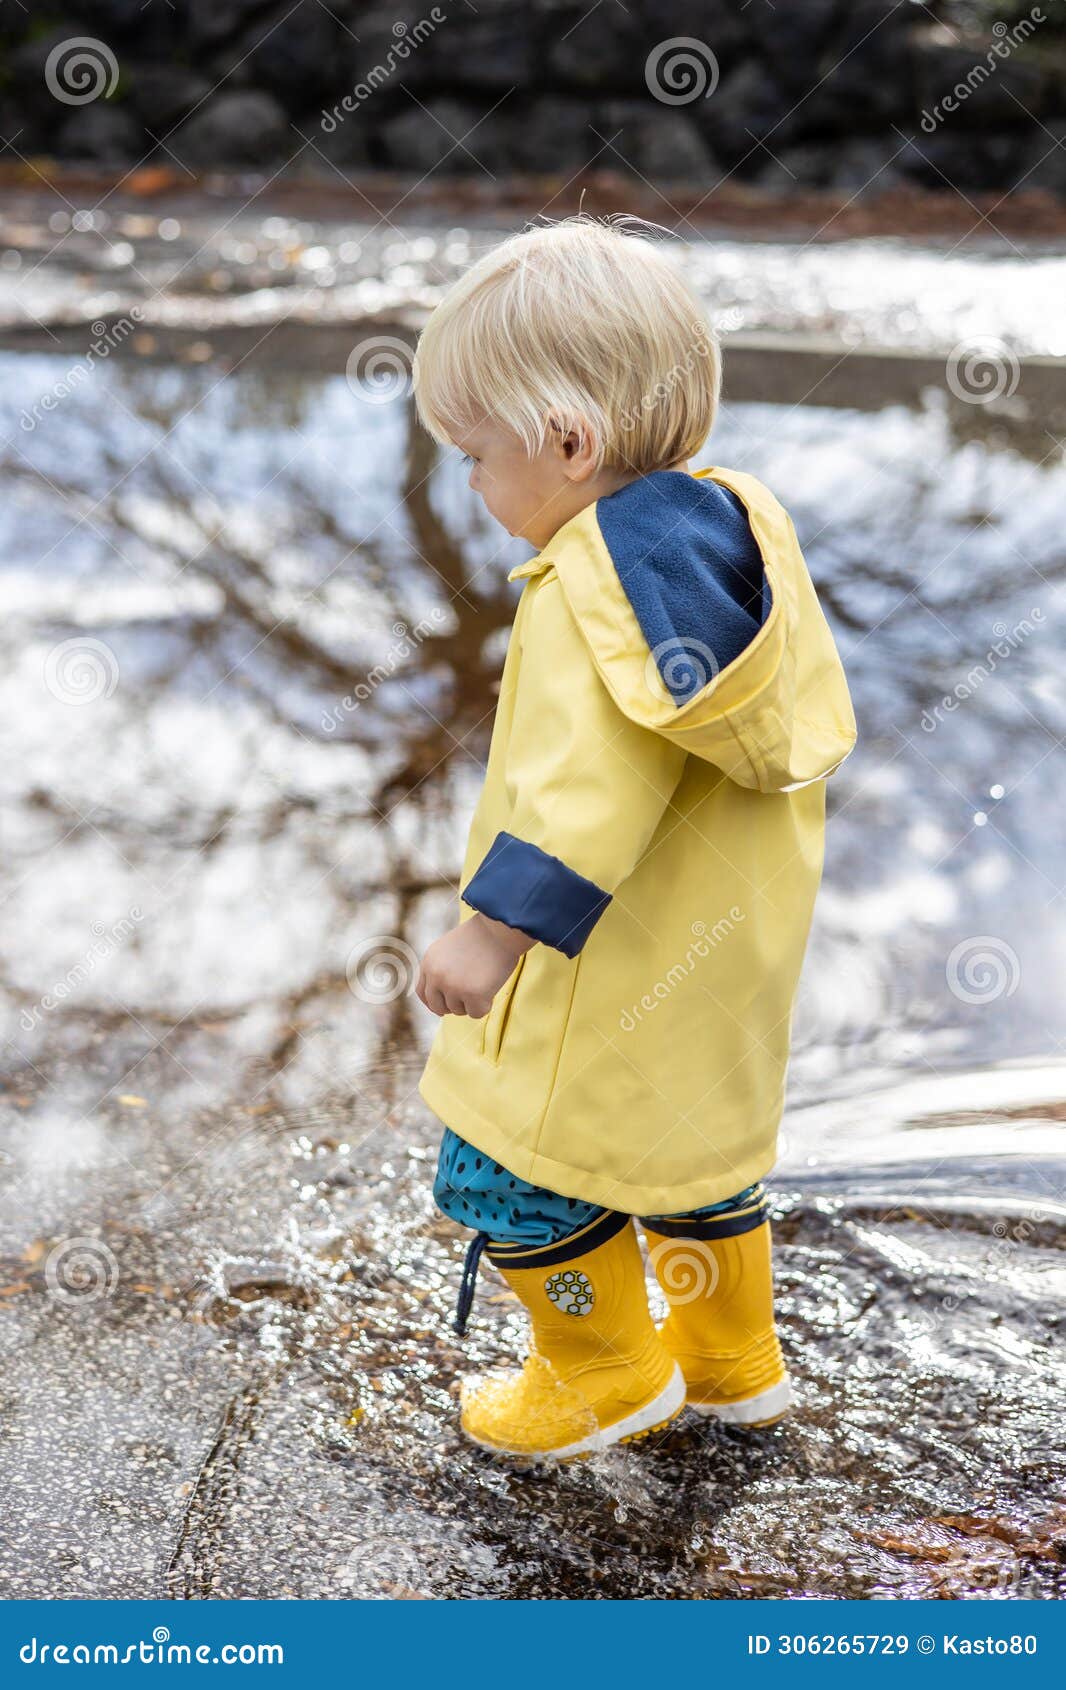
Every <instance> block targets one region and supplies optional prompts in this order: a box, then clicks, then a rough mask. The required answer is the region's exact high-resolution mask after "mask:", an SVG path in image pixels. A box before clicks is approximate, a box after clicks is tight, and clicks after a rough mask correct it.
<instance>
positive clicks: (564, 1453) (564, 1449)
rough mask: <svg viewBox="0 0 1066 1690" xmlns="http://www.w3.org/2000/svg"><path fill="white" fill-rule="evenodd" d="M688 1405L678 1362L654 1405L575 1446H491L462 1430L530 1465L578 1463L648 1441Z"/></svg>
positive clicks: (497, 1452) (481, 1445)
mask: <svg viewBox="0 0 1066 1690" xmlns="http://www.w3.org/2000/svg"><path fill="white" fill-rule="evenodd" d="M684 1406H685V1376H684V1374H683V1373H682V1371H681V1369H680V1367H678V1366H677V1365H676V1363H675V1365H674V1371H673V1374H672V1375H671V1378H670V1380H669V1382H668V1383H667V1385H666V1386H665V1387H664V1389H663V1390H661V1391H660V1392H659V1394H658V1396H657V1397H653V1398H652V1400H651V1402H649V1403H645V1405H644V1407H643V1408H638V1409H637V1411H636V1413H634V1414H627V1415H625V1416H624V1417H623V1419H621V1420H616V1421H615V1422H614V1425H613V1426H602V1427H601V1428H600V1430H599V1431H598V1432H593V1433H591V1434H590V1436H589V1437H587V1438H579V1439H578V1440H577V1441H576V1442H575V1443H572V1444H563V1445H562V1446H561V1447H560V1448H559V1449H539V1450H537V1449H534V1450H529V1449H509V1448H508V1447H507V1445H506V1444H490V1443H486V1442H485V1440H484V1439H483V1438H475V1437H474V1435H473V1433H472V1432H468V1431H467V1430H466V1428H465V1426H464V1427H462V1428H461V1430H462V1433H463V1436H464V1437H465V1438H467V1439H468V1440H469V1442H470V1443H472V1444H477V1445H478V1447H479V1449H487V1450H489V1451H490V1452H491V1453H492V1454H493V1455H509V1456H511V1457H512V1458H513V1459H514V1460H515V1461H521V1462H526V1463H528V1464H530V1465H532V1464H533V1463H534V1462H537V1461H574V1460H576V1459H577V1458H578V1457H580V1456H583V1455H599V1454H600V1452H601V1451H602V1450H605V1449H610V1448H611V1447H612V1445H613V1444H629V1443H635V1442H636V1441H637V1440H638V1439H639V1438H647V1437H649V1436H650V1435H651V1433H652V1432H658V1431H659V1430H661V1428H662V1427H663V1426H669V1424H670V1422H671V1421H672V1420H676V1419H677V1416H678V1415H679V1414H680V1413H681V1410H682V1409H683V1408H684Z"/></svg>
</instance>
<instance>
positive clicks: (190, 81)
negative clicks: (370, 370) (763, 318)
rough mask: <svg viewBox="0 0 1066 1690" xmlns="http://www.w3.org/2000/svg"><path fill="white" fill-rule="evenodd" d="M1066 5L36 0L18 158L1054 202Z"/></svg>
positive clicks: (12, 94)
mask: <svg viewBox="0 0 1066 1690" xmlns="http://www.w3.org/2000/svg"><path fill="white" fill-rule="evenodd" d="M1064 13H1066V0H1043V3H1042V5H1035V6H1029V5H1028V4H1021V3H1018V0H1003V3H1001V4H999V5H995V4H985V3H984V0H968V3H964V0H941V3H939V4H938V3H937V0H933V3H931V4H927V5H923V6H916V5H913V4H910V3H908V0H775V3H774V4H773V5H771V4H770V0H749V3H748V4H747V5H746V6H744V7H742V6H741V5H740V3H739V0H626V4H625V6H623V5H622V4H620V3H617V0H601V3H600V4H599V5H598V6H596V7H594V8H591V9H590V7H589V6H588V4H587V3H586V0H476V5H475V4H474V3H473V0H436V3H433V4H425V3H424V0H410V4H407V5H400V4H395V3H393V0H385V3H374V0H329V4H328V5H327V4H325V0H67V3H66V4H65V5H61V6H60V5H52V4H51V3H50V0H36V3H35V5H34V6H33V8H32V10H26V9H23V8H18V7H11V6H5V7H4V8H3V12H2V15H0V135H2V137H3V138H4V140H5V141H7V142H8V143H9V151H8V153H7V157H8V158H9V159H10V158H12V157H16V156H18V155H21V156H22V157H31V156H34V155H42V154H43V155H50V156H54V157H57V158H61V159H64V160H70V161H75V160H82V161H91V162H94V163H100V164H124V165H128V164H132V163H134V162H138V161H141V160H145V161H146V162H147V161H149V160H151V161H154V162H156V163H166V162H167V161H168V159H169V160H171V161H179V162H180V163H181V164H182V165H183V166H185V167H186V168H189V169H192V170H195V171H197V172H202V171H207V170H214V169H237V170H245V171H247V170H255V171H268V172H273V171H274V170H277V169H279V168H283V167H286V166H288V167H290V168H292V169H295V170H300V171H317V172H322V173H325V174H331V173H333V172H340V173H342V174H348V173H352V172H359V171H365V170H388V171H394V172H399V173H403V174H404V175H410V176H412V177H415V178H419V177H423V176H425V175H426V174H428V173H432V172H436V173H442V174H462V173H473V174H486V173H487V174H489V175H492V176H500V175H512V174H514V173H518V172H528V173H534V174H546V175H550V176H554V177H558V176H562V177H564V178H570V177H572V176H573V175H574V174H575V173H577V172H580V171H582V170H583V169H589V168H591V169H597V170H616V171H619V172H621V173H623V174H625V173H627V172H631V173H637V174H639V175H640V176H642V177H644V178H646V179H647V180H649V181H651V182H654V183H657V184H660V183H669V182H677V183H679V184H680V183H696V184H705V185H706V187H707V188H708V189H710V188H711V187H713V186H714V185H715V184H716V183H717V182H718V181H719V180H720V179H721V178H722V177H723V176H726V175H728V176H729V177H730V178H731V179H733V180H737V181H741V182H747V183H752V184H755V185H757V186H761V187H765V188H767V189H771V190H774V191H777V192H788V191H789V190H790V188H793V187H799V188H809V187H826V188H832V189H837V190H842V191H846V192H847V193H849V194H851V193H854V194H860V193H871V194H872V193H876V192H877V191H878V190H881V189H885V188H889V187H896V186H898V185H899V184H900V183H905V182H909V183H914V184H919V185H924V186H927V187H932V188H937V187H945V186H948V185H950V186H953V187H955V188H956V189H958V190H961V191H962V192H963V193H967V194H969V193H972V192H980V191H993V190H995V191H998V192H1006V191H1010V190H1011V189H1014V188H1016V187H1018V186H1024V187H1025V188H1030V189H1031V188H1038V189H1044V190H1046V191H1049V192H1051V193H1055V194H1058V195H1061V196H1064V197H1066V145H1063V142H1066V16H1064Z"/></svg>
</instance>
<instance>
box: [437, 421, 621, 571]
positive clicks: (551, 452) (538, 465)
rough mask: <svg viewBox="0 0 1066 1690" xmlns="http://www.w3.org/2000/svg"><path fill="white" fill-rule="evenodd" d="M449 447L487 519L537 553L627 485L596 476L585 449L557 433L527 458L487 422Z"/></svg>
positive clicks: (611, 475) (513, 439)
mask: <svg viewBox="0 0 1066 1690" xmlns="http://www.w3.org/2000/svg"><path fill="white" fill-rule="evenodd" d="M455 444H456V445H457V446H458V447H459V448H460V450H461V451H462V452H464V453H465V454H466V456H467V457H468V458H469V459H470V462H471V470H470V486H471V487H472V489H473V491H474V492H475V493H477V494H479V495H480V497H481V499H482V500H483V501H484V504H485V508H486V510H487V511H488V512H489V515H490V516H494V517H495V518H496V521H497V522H499V523H502V524H503V526H504V528H506V530H507V532H508V533H509V534H514V535H515V536H516V537H518V538H520V539H523V540H528V541H529V543H530V545H531V546H536V547H537V549H538V551H539V550H540V549H541V548H542V547H544V546H546V545H547V544H548V541H549V540H550V539H551V538H552V536H553V535H554V534H557V533H558V532H559V529H560V528H561V527H562V526H563V524H564V523H565V522H569V520H570V518H571V517H572V516H576V515H577V513H578V511H580V510H584V508H585V506H586V505H589V504H591V503H592V501H593V500H594V499H598V498H600V497H602V496H603V494H604V492H606V491H614V489H615V487H617V486H620V485H621V484H622V483H623V482H624V481H626V480H629V479H631V478H630V477H627V476H624V475H621V476H620V475H619V474H618V473H617V472H611V471H607V472H604V471H600V472H599V473H597V472H596V469H595V460H594V454H593V451H592V447H591V443H590V442H588V441H586V440H585V439H583V438H582V437H581V436H578V435H567V436H564V435H563V434H562V433H561V431H559V430H555V431H554V432H553V433H552V434H551V437H550V438H549V440H548V441H547V443H546V444H545V445H544V446H542V447H541V449H540V451H539V452H538V453H537V454H536V455H535V457H532V458H531V457H530V456H529V454H528V452H527V451H526V448H525V446H524V445H523V443H522V441H521V440H519V439H518V438H517V436H516V435H513V434H510V433H508V432H507V431H505V430H504V429H501V428H499V427H498V426H497V425H496V424H495V423H493V422H491V421H487V422H481V423H478V424H477V425H476V426H475V427H473V428H471V429H469V430H467V431H466V432H465V433H463V434H457V435H456V437H455Z"/></svg>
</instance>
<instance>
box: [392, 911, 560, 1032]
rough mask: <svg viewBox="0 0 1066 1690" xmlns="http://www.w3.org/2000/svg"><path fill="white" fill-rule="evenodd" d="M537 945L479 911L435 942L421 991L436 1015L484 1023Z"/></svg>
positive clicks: (424, 961) (424, 962)
mask: <svg viewBox="0 0 1066 1690" xmlns="http://www.w3.org/2000/svg"><path fill="white" fill-rule="evenodd" d="M536 942H537V941H536V940H535V939H531V938H529V936H528V934H526V933H520V932H519V931H518V929H517V928H516V927H505V926H504V924H503V922H502V921H492V920H490V918H489V917H488V916H485V915H482V914H481V913H480V911H475V912H474V914H473V915H472V916H471V917H470V918H469V920H467V921H462V922H460V923H459V926H458V927H453V928H452V930H451V932H450V933H445V934H443V936H442V937H441V938H439V939H434V941H433V943H432V945H430V947H429V950H428V951H427V952H426V954H425V956H424V957H423V958H422V970H421V973H420V974H419V976H418V983H417V985H416V986H415V991H416V992H417V993H418V996H419V997H420V998H421V1000H422V1002H423V1003H424V1004H425V1006H426V1008H427V1009H431V1010H432V1011H433V1013H434V1015H472V1016H473V1018H474V1020H475V1021H480V1020H481V1017H482V1016H483V1015H487V1014H488V1012H489V1010H490V1009H491V1008H492V1000H493V998H494V997H495V996H496V993H497V992H498V991H499V989H500V987H501V986H502V985H503V983H504V981H505V980H507V979H509V978H510V976H511V975H512V974H513V973H514V969H515V964H516V963H517V961H518V959H519V957H520V956H521V955H522V954H523V952H524V951H528V950H529V949H530V947H531V946H532V945H535V944H536Z"/></svg>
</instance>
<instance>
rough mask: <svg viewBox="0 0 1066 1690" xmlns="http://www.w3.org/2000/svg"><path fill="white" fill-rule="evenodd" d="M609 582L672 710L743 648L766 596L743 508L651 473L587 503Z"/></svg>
mask: <svg viewBox="0 0 1066 1690" xmlns="http://www.w3.org/2000/svg"><path fill="white" fill-rule="evenodd" d="M596 520H597V522H598V524H599V529H600V533H601V535H602V536H603V541H604V544H605V546H606V547H607V550H608V552H609V554H610V557H611V561H612V562H613V564H614V567H615V569H616V571H617V573H618V579H619V581H620V582H621V585H622V588H623V590H624V592H625V595H626V597H627V598H628V600H629V603H630V605H631V606H632V609H633V614H634V616H635V617H636V619H637V621H638V623H639V624H640V629H641V633H642V634H643V635H644V638H645V640H646V641H647V644H648V649H649V651H650V652H651V654H652V656H653V657H654V659H655V663H656V666H657V668H658V671H659V674H660V676H661V677H662V682H663V685H664V686H665V688H666V690H667V691H668V693H669V694H670V696H671V698H672V699H673V701H674V703H675V704H676V705H677V706H678V707H679V708H680V706H681V705H683V704H687V703H688V701H689V700H690V699H692V698H694V697H695V696H696V694H697V693H699V692H702V691H703V688H704V687H706V686H708V685H709V684H710V683H711V682H712V681H713V680H714V678H715V676H716V675H717V674H718V673H719V672H720V671H721V670H722V669H724V668H725V667H726V666H727V664H730V663H732V662H733V661H734V660H735V659H736V658H737V657H739V656H740V654H741V652H743V651H744V650H745V649H746V647H747V646H749V645H750V644H751V642H752V640H753V639H754V638H755V635H756V634H757V633H758V631H759V629H760V628H761V627H762V625H763V623H764V622H765V621H766V618H767V616H768V615H769V613H770V604H771V593H770V585H769V582H768V581H767V580H766V576H765V571H764V569H763V563H762V556H761V554H760V551H759V547H758V545H757V543H756V540H755V536H754V535H753V534H752V531H751V526H750V523H749V521H748V515H747V512H746V510H745V509H744V505H743V503H742V502H741V500H740V499H739V498H738V497H737V496H736V494H735V493H733V492H731V491H730V489H729V488H727V487H723V486H721V485H720V484H719V483H718V482H716V481H711V480H702V481H697V480H696V479H695V478H694V477H693V476H691V475H689V474H688V473H687V472H686V471H684V470H656V471H655V472H654V474H652V475H645V476H641V477H640V479H639V480H637V481H631V482H629V483H628V485H627V486H625V487H621V488H619V490H618V492H617V493H611V494H610V495H609V496H608V497H607V498H605V499H600V500H598V501H597V504H596Z"/></svg>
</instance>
